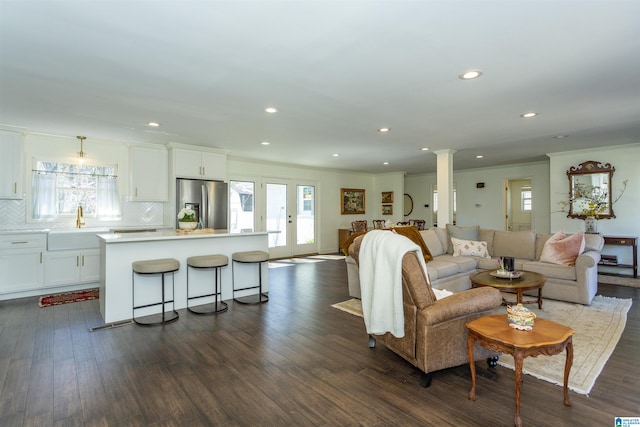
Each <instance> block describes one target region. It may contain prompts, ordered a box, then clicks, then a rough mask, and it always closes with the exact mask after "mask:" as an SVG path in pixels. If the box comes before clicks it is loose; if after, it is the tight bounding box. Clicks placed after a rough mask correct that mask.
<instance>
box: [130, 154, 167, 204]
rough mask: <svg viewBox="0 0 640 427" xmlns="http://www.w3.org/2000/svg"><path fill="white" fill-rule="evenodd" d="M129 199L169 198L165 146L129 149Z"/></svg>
mask: <svg viewBox="0 0 640 427" xmlns="http://www.w3.org/2000/svg"><path fill="white" fill-rule="evenodd" d="M129 155H130V159H131V162H130V165H131V169H130V172H131V173H130V175H131V190H130V194H131V200H132V201H134V202H166V201H168V200H169V170H168V169H169V154H168V152H167V150H166V148H165V147H161V148H155V147H146V146H145V147H143V146H133V147H131V149H130V153H129Z"/></svg>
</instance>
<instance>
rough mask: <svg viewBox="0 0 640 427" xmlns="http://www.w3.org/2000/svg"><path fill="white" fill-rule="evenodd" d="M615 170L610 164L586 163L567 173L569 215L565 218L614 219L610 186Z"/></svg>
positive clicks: (572, 168)
mask: <svg viewBox="0 0 640 427" xmlns="http://www.w3.org/2000/svg"><path fill="white" fill-rule="evenodd" d="M615 170H616V169H615V168H614V167H613V166H611V164H610V163H605V164H602V163H600V162H594V161H588V162H584V163H580V164H579V165H578V166H577V167H575V166H571V167H570V168H569V170H568V171H567V177H568V178H569V214H568V215H567V218H579V219H584V218H587V217H595V218H597V219H610V218H615V217H616V216H615V214H614V213H613V203H612V200H611V184H612V178H613V172H614V171H615Z"/></svg>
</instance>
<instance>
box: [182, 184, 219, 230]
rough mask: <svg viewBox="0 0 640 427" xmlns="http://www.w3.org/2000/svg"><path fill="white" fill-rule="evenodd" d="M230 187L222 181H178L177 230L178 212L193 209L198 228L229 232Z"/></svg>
mask: <svg viewBox="0 0 640 427" xmlns="http://www.w3.org/2000/svg"><path fill="white" fill-rule="evenodd" d="M228 200H229V192H228V186H227V183H226V182H222V181H205V180H199V179H185V178H178V179H176V228H178V217H177V215H178V212H180V209H182V208H191V209H193V210H194V211H195V212H196V220H197V221H198V224H199V226H198V228H213V229H214V230H227V229H228V226H227V203H228Z"/></svg>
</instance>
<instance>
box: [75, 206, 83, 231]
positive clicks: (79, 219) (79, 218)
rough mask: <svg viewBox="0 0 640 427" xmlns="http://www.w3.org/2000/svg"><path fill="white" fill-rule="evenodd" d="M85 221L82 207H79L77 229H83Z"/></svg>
mask: <svg viewBox="0 0 640 427" xmlns="http://www.w3.org/2000/svg"><path fill="white" fill-rule="evenodd" d="M83 225H84V219H82V205H78V213H77V215H76V228H82V226H83Z"/></svg>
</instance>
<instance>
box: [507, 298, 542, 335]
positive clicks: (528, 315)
mask: <svg viewBox="0 0 640 427" xmlns="http://www.w3.org/2000/svg"><path fill="white" fill-rule="evenodd" d="M535 318H536V314H535V313H533V312H532V311H530V310H529V309H528V308H526V307H523V306H522V304H517V305H510V306H507V319H508V320H509V326H511V327H512V328H514V329H519V330H521V331H530V330H532V329H533V323H534V320H535Z"/></svg>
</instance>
